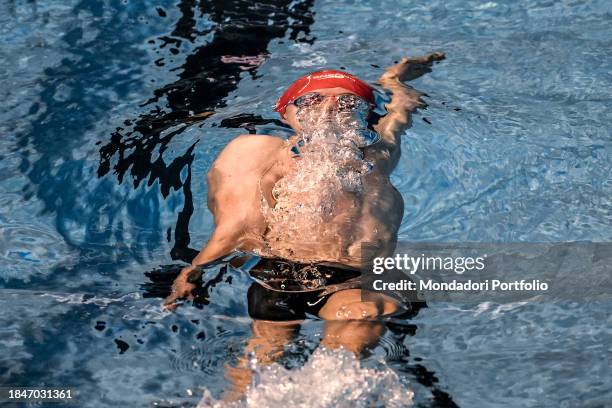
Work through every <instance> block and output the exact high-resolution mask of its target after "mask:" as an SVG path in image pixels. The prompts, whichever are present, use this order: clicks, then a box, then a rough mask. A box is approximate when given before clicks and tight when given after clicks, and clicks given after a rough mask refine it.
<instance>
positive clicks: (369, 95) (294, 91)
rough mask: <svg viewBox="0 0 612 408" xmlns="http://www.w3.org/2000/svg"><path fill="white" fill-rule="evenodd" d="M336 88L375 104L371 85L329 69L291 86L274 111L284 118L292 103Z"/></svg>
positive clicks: (311, 74) (306, 77)
mask: <svg viewBox="0 0 612 408" xmlns="http://www.w3.org/2000/svg"><path fill="white" fill-rule="evenodd" d="M336 87H340V88H344V89H346V90H348V91H351V92H353V93H355V94H357V95H359V96H360V97H362V98H363V99H365V100H367V101H369V102H371V103H374V88H372V87H371V86H370V85H368V84H367V83H365V82H364V81H362V80H361V79H359V78H357V77H356V76H354V75H351V74H349V73H347V72H343V71H336V70H334V69H327V70H323V71H317V72H311V73H310V74H308V75H304V76H303V77H301V78H300V79H298V80H297V81H295V82H294V83H293V85H291V86H290V87H289V89H287V90H286V91H285V93H284V94H283V95H282V96H281V97H280V98H279V99H278V102H276V107H275V108H274V110H275V111H277V112H278V113H279V114H280V115H281V117H283V118H284V117H285V110H286V109H287V105H289V104H290V103H292V102H293V101H294V100H296V99H297V98H299V97H300V96H302V95H304V94H307V93H308V92H311V91H314V90H316V89H326V88H336Z"/></svg>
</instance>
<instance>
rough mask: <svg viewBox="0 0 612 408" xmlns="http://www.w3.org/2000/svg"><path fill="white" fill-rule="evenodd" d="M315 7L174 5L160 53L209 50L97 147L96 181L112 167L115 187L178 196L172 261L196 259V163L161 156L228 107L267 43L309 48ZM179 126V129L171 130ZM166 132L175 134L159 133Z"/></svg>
mask: <svg viewBox="0 0 612 408" xmlns="http://www.w3.org/2000/svg"><path fill="white" fill-rule="evenodd" d="M312 5H313V0H304V1H300V2H292V1H289V0H274V1H269V2H266V3H265V4H264V3H253V2H252V1H248V0H246V1H239V0H234V1H219V0H217V1H214V0H208V1H201V2H198V3H197V4H196V1H194V0H183V1H181V2H180V3H179V4H178V8H179V9H180V10H181V18H180V19H179V20H178V22H177V23H176V25H175V28H174V30H173V31H172V34H171V35H170V36H163V37H160V38H158V41H159V44H160V45H159V47H160V48H164V47H166V46H170V47H171V48H170V51H171V52H172V53H178V52H179V49H180V47H181V44H182V43H183V42H184V41H194V40H195V38H196V37H197V36H201V35H207V34H210V35H212V39H211V40H210V41H209V42H208V43H207V44H205V45H203V46H201V47H198V48H197V49H196V50H195V51H194V52H193V53H192V54H190V55H189V56H187V58H186V60H185V63H184V64H183V65H182V66H181V67H179V68H176V70H181V73H180V74H179V79H178V80H177V81H176V82H174V83H171V84H168V85H165V86H163V87H161V88H159V89H157V90H156V91H155V92H154V96H153V97H152V98H151V99H150V100H148V101H147V102H146V103H145V104H144V105H143V106H152V108H151V109H150V111H149V112H148V113H145V114H142V115H140V117H138V118H136V119H134V120H129V119H128V120H126V121H125V122H124V125H125V126H126V128H118V129H117V130H116V131H115V132H114V133H113V134H112V137H111V140H110V141H109V143H107V144H106V145H104V146H102V147H101V148H100V165H99V168H98V176H99V177H103V176H105V175H106V174H108V173H109V172H110V170H111V167H112V170H113V172H114V174H115V175H116V177H117V180H118V181H119V183H121V182H122V180H123V179H124V177H125V176H126V174H127V173H128V171H129V174H130V175H131V177H132V179H133V183H134V187H135V188H136V187H138V186H139V185H140V183H141V182H142V181H143V180H144V179H146V178H148V184H149V185H151V184H152V183H153V182H155V181H156V180H157V181H159V184H160V188H161V192H162V195H163V196H164V197H167V196H168V194H169V192H170V189H171V188H173V189H175V190H179V189H181V188H182V189H183V192H184V194H185V204H184V207H183V209H182V211H181V212H180V213H179V215H178V218H177V222H176V226H175V228H174V247H173V248H172V251H171V257H172V259H175V260H176V259H178V260H182V261H185V262H190V261H191V260H192V259H193V257H195V255H196V254H197V251H196V250H195V249H193V248H190V247H189V244H190V238H189V220H190V218H191V215H192V213H193V198H192V196H191V186H190V183H191V164H192V162H193V158H194V156H193V155H192V154H191V153H189V152H188V153H185V154H184V155H182V156H179V157H177V158H176V159H174V160H173V161H172V162H171V163H169V164H166V163H165V161H164V159H163V157H162V156H163V152H164V151H165V150H166V149H167V146H168V144H169V143H170V141H171V140H172V138H173V137H174V136H176V135H177V134H179V133H181V132H183V131H184V130H185V129H186V128H187V127H188V125H187V124H188V123H190V122H193V121H194V115H196V116H197V118H195V121H202V120H206V117H208V115H209V112H213V111H214V110H215V109H217V108H219V107H223V106H225V105H226V102H225V101H224V98H226V97H227V96H228V95H229V94H230V93H231V92H232V91H233V90H235V89H236V87H237V86H238V83H239V81H240V77H241V74H242V73H243V72H245V71H246V72H248V73H249V74H251V75H252V76H253V77H255V75H256V73H257V68H258V66H259V65H260V64H261V63H262V62H263V61H264V59H265V58H266V57H267V55H268V51H267V48H268V44H269V43H270V41H271V40H273V39H275V38H282V37H284V36H285V34H286V32H287V31H289V38H290V39H291V40H293V41H296V42H308V43H312V42H313V41H314V38H311V37H309V33H310V29H309V27H310V25H311V24H312V22H313V14H312V12H311V11H310V9H311V8H312ZM195 13H200V14H204V13H205V14H207V15H208V18H209V19H210V22H211V23H213V26H212V27H211V28H209V29H207V30H205V31H198V30H197V29H196V19H195V17H194V16H195ZM270 21H271V22H272V24H269V22H270ZM156 63H157V64H158V65H160V66H163V64H164V61H163V59H160V60H158V61H156ZM162 98H164V99H165V101H166V105H165V107H163V108H162V107H160V106H159V105H157V104H158V103H160V101H161V99H162ZM230 122H231V120H230ZM264 123H265V121H264ZM181 125H184V126H181ZM222 125H223V124H222ZM177 126H180V127H178V128H177V129H176V130H174V128H175V127H177ZM169 129H172V131H170V132H167V133H164V132H166V131H168V130H169ZM192 149H193V146H192V148H191V149H190V150H192ZM158 152H159V156H158V158H157V159H156V160H155V161H153V160H152V157H153V156H157V153H158ZM111 162H113V163H111ZM185 167H187V174H188V176H187V179H186V180H185V182H181V178H180V173H181V171H182V170H183V169H184V168H185ZM168 235H169V236H170V234H168Z"/></svg>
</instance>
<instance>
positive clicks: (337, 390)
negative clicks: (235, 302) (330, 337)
mask: <svg viewBox="0 0 612 408" xmlns="http://www.w3.org/2000/svg"><path fill="white" fill-rule="evenodd" d="M253 378H254V381H253V384H252V385H251V386H250V387H249V388H248V389H247V391H246V394H245V396H244V398H242V399H241V400H239V401H232V402H227V401H221V400H215V399H214V398H212V397H211V395H210V393H209V392H208V391H206V392H205V393H204V396H203V398H202V400H201V401H200V403H199V404H198V406H197V408H230V407H231V408H239V407H258V408H259V407H269V408H276V407H278V408H287V407H298V408H299V407H304V408H328V407H330V408H331V407H334V408H336V407H357V408H359V407H364V408H365V407H373V406H376V407H379V406H384V407H390V408H395V407H407V406H412V402H413V397H414V393H413V392H412V391H411V390H410V389H409V388H407V387H406V386H405V385H404V384H402V382H401V380H400V378H399V376H398V375H397V374H396V373H395V372H394V371H393V370H391V369H390V368H389V367H388V366H387V365H386V364H385V363H384V362H383V361H378V362H377V364H376V366H375V367H374V368H366V367H363V366H362V363H361V362H360V361H359V360H358V359H357V357H355V355H354V354H353V353H351V352H348V351H346V350H342V349H340V350H333V351H332V350H327V349H325V348H319V349H317V350H316V351H315V352H314V353H313V354H312V356H311V357H310V359H309V360H308V361H307V362H306V363H305V364H304V365H303V366H302V367H300V368H298V369H294V370H289V369H286V368H284V367H283V366H282V365H280V364H277V363H274V364H272V365H268V366H262V365H259V364H255V370H254V376H253Z"/></svg>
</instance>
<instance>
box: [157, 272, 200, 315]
mask: <svg viewBox="0 0 612 408" xmlns="http://www.w3.org/2000/svg"><path fill="white" fill-rule="evenodd" d="M194 288H195V285H194V284H192V283H189V282H186V281H182V280H181V281H177V282H175V283H174V285H172V293H170V295H168V297H166V299H164V304H163V307H164V308H166V309H168V310H170V311H171V312H172V311H174V310H176V308H177V307H178V305H179V300H182V299H186V300H193V295H192V294H191V292H192V291H193V289H194Z"/></svg>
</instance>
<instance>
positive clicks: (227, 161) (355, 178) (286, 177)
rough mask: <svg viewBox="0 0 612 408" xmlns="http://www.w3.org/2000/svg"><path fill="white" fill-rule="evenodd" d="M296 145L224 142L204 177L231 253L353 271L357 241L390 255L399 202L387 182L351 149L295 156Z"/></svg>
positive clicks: (264, 140)
mask: <svg viewBox="0 0 612 408" xmlns="http://www.w3.org/2000/svg"><path fill="white" fill-rule="evenodd" d="M295 142H296V138H295V137H294V138H291V139H290V140H288V141H283V140H281V139H279V138H276V137H273V136H262V135H252V136H250V135H249V136H241V137H240V138H238V139H236V140H234V141H233V142H232V143H230V145H229V146H228V148H226V149H225V150H224V152H223V153H222V154H221V155H220V156H219V158H218V159H217V161H216V162H215V164H214V166H213V168H212V169H211V172H210V173H209V207H210V208H211V211H212V212H213V214H214V215H215V223H216V224H217V228H219V227H220V226H221V225H228V224H238V225H235V226H234V228H240V229H241V236H240V239H239V240H238V241H239V243H238V247H237V248H236V249H241V250H248V251H255V252H259V253H261V254H262V255H264V256H270V257H279V258H283V259H289V260H293V261H300V262H333V263H341V264H345V265H351V266H355V267H358V266H360V256H361V253H360V248H361V243H362V242H363V243H375V244H377V245H379V246H381V250H382V251H383V252H392V250H393V247H394V245H395V239H396V236H397V230H398V228H399V224H400V222H401V218H402V215H403V201H402V198H401V195H400V194H399V193H398V192H397V190H395V188H394V187H393V186H392V185H391V184H390V182H389V180H388V177H387V176H386V175H384V174H382V172H381V171H379V169H378V168H377V166H376V165H375V163H372V162H367V161H365V160H363V158H359V157H353V153H355V152H354V150H355V149H337V148H334V147H329V146H327V145H326V144H325V143H323V144H313V145H312V146H303V147H301V148H300V150H301V152H300V153H301V154H300V155H299V156H297V155H296V154H295ZM336 147H337V146H336ZM292 148H293V151H292ZM309 148H310V150H311V151H310V152H309V151H308V149H309ZM325 149H327V150H325ZM237 157H243V158H247V157H248V160H241V161H239V160H236V158H237Z"/></svg>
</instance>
